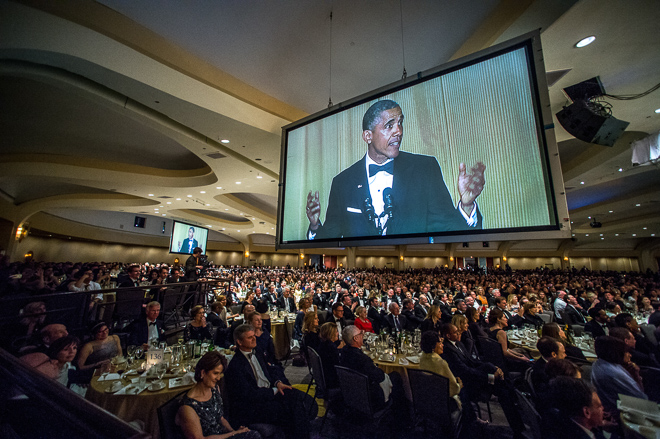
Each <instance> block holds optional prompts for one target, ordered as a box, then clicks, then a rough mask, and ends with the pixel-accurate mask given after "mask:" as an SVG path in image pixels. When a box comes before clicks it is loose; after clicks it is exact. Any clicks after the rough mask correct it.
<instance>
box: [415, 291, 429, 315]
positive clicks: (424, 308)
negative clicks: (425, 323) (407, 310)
mask: <svg viewBox="0 0 660 439" xmlns="http://www.w3.org/2000/svg"><path fill="white" fill-rule="evenodd" d="M429 309H430V305H429V299H428V297H426V295H424V294H421V295H420V296H419V302H418V303H416V304H415V317H417V318H418V319H420V320H424V319H425V318H426V316H427V315H428V313H429Z"/></svg>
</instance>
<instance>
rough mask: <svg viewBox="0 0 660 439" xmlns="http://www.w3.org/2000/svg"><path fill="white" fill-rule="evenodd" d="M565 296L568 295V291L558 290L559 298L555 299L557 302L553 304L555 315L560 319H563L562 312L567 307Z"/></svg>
mask: <svg viewBox="0 0 660 439" xmlns="http://www.w3.org/2000/svg"><path fill="white" fill-rule="evenodd" d="M564 297H566V291H563V290H559V291H558V292H557V299H556V300H555V303H553V304H552V306H553V307H554V309H555V317H556V318H557V320H559V321H563V319H562V318H561V314H560V313H561V312H563V311H564V309H566V302H565V301H564Z"/></svg>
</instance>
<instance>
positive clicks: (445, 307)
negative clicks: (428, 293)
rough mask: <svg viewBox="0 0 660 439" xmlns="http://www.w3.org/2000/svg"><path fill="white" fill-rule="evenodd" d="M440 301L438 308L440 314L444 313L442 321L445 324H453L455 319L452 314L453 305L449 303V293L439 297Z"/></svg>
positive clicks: (441, 317)
mask: <svg viewBox="0 0 660 439" xmlns="http://www.w3.org/2000/svg"><path fill="white" fill-rule="evenodd" d="M439 297H440V299H439V300H438V306H439V307H440V312H441V313H442V314H441V316H440V319H441V320H442V322H443V323H449V322H451V319H452V317H453V315H452V313H451V304H450V303H449V300H448V297H447V293H442V294H440V295H439Z"/></svg>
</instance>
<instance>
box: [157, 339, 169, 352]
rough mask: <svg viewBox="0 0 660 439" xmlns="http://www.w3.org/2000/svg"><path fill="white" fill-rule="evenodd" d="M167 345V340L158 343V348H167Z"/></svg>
mask: <svg viewBox="0 0 660 439" xmlns="http://www.w3.org/2000/svg"><path fill="white" fill-rule="evenodd" d="M166 347H167V342H164V341H163V342H160V343H159V344H158V349H162V350H165V348H166Z"/></svg>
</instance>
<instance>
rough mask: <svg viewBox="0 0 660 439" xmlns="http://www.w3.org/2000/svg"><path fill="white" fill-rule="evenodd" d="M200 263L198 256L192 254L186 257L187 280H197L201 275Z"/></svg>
mask: <svg viewBox="0 0 660 439" xmlns="http://www.w3.org/2000/svg"><path fill="white" fill-rule="evenodd" d="M198 264H199V260H198V258H196V257H194V256H193V255H190V257H189V258H188V259H186V280H188V281H190V282H193V281H196V280H197V278H198V277H199V276H198V275H197V265H198Z"/></svg>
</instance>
